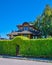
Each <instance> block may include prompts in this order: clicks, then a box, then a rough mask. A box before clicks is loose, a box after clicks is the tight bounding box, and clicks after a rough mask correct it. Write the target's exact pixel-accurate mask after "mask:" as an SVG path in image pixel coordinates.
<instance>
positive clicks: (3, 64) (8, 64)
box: [0, 58, 52, 65]
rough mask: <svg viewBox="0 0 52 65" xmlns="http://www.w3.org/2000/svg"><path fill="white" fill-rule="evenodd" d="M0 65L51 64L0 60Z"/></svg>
mask: <svg viewBox="0 0 52 65" xmlns="http://www.w3.org/2000/svg"><path fill="white" fill-rule="evenodd" d="M0 65H52V63H46V62H38V61H28V60H17V59H7V58H0Z"/></svg>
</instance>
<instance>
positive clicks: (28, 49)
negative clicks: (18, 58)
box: [0, 36, 52, 58]
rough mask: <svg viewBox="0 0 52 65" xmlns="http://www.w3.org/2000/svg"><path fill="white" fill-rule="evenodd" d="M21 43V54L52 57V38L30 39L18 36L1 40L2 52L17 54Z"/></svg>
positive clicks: (0, 47)
mask: <svg viewBox="0 0 52 65" xmlns="http://www.w3.org/2000/svg"><path fill="white" fill-rule="evenodd" d="M17 45H19V47H20V48H19V55H22V56H28V57H42V58H52V38H47V39H46V38H45V39H28V38H26V37H22V36H18V37H15V38H14V39H12V40H0V54H4V55H16V46H17Z"/></svg>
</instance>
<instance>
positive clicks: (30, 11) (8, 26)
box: [0, 0, 52, 37]
mask: <svg viewBox="0 0 52 65" xmlns="http://www.w3.org/2000/svg"><path fill="white" fill-rule="evenodd" d="M46 4H49V5H50V6H51V7H52V0H0V35H1V36H2V37H7V36H6V34H8V33H10V32H11V31H12V30H17V27H16V25H18V24H22V23H23V22H26V21H27V22H29V21H34V20H35V19H36V17H37V16H39V15H40V14H41V13H42V12H43V10H44V8H45V5H46Z"/></svg>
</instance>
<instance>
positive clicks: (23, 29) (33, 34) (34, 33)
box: [7, 22, 40, 39]
mask: <svg viewBox="0 0 52 65" xmlns="http://www.w3.org/2000/svg"><path fill="white" fill-rule="evenodd" d="M17 27H18V30H17V31H13V32H11V33H9V34H7V35H8V36H9V38H10V39H12V38H14V37H16V36H26V37H28V38H30V39H32V38H37V37H39V36H40V31H38V30H37V29H36V28H34V26H33V25H32V24H29V23H27V22H24V23H23V24H22V25H17Z"/></svg>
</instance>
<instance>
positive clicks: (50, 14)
mask: <svg viewBox="0 0 52 65" xmlns="http://www.w3.org/2000/svg"><path fill="white" fill-rule="evenodd" d="M33 24H34V27H36V28H37V29H38V30H40V31H41V34H42V36H45V37H47V36H49V35H50V36H52V8H51V7H50V6H49V5H46V7H45V9H44V11H43V13H42V14H41V16H39V17H37V19H36V20H35V21H34V23H33Z"/></svg>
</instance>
